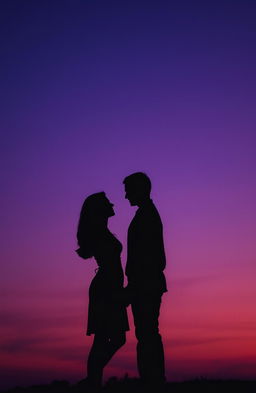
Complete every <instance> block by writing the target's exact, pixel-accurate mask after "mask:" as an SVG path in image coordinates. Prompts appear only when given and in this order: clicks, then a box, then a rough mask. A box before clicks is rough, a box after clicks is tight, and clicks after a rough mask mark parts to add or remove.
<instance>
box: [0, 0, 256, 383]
mask: <svg viewBox="0 0 256 393" xmlns="http://www.w3.org/2000/svg"><path fill="white" fill-rule="evenodd" d="M1 8H2V10H1V16H0V19H1V101H2V102H1V112H2V114H1V123H2V125H1V131H2V136H1V142H2V143H1V161H2V163H1V167H2V174H1V184H2V187H1V188H2V192H1V239H2V246H1V249H0V253H1V268H2V272H1V274H0V285H1V295H2V296H1V297H2V302H1V327H0V332H1V334H0V341H1V355H0V364H1V370H2V372H3V377H2V378H1V386H0V388H6V387H13V386H15V385H17V384H21V385H25V386H26V385H31V384H32V383H41V382H50V381H51V380H53V379H68V380H70V381H72V382H75V381H77V380H79V379H81V378H82V377H83V376H84V370H85V361H86V358H87V354H88V349H89V347H90V345H91V343H92V337H87V336H85V327H86V316H87V291H88V287H89V284H90V281H91V279H92V278H93V277H94V274H95V273H94V269H95V268H96V263H95V262H94V260H89V261H87V262H84V261H83V260H82V259H79V258H78V256H77V255H76V254H75V253H74V249H75V248H76V238H75V235H76V226H77V220H78V216H79V211H80V208H81V204H82V202H83V199H84V198H85V197H86V196H87V195H89V194H91V193H94V192H98V191H105V192H106V194H107V196H108V197H109V198H110V200H111V201H112V202H113V203H114V204H115V211H116V216H115V217H113V218H111V220H110V222H109V226H110V229H111V230H112V231H113V233H115V234H116V236H117V237H118V238H119V239H120V241H121V242H122V243H123V245H124V249H123V253H122V263H123V266H125V259H126V233H127V228H128V225H129V222H130V220H131V218H132V217H133V214H134V212H135V210H136V209H135V208H132V207H130V206H129V203H128V202H127V201H126V200H125V199H124V192H123V186H122V180H123V178H124V177H125V176H126V175H128V174H130V173H132V172H134V171H145V172H146V173H147V174H148V175H149V176H150V177H151V179H152V183H153V190H152V199H153V200H154V202H155V204H156V205H157V207H158V209H159V212H160V214H161V216H162V220H163V224H164V233H165V245H166V254H167V257H168V261H167V263H168V265H167V269H166V275H167V279H168V288H169V292H168V293H167V294H166V295H164V297H163V306H162V314H161V319H160V320H161V331H162V335H163V340H164V344H165V351H166V369H167V377H168V380H183V379H188V378H194V377H198V376H205V377H209V378H256V371H255V370H256V314H255V303H256V286H255V275H256V242H255V232H256V205H255V199H256V177H255V167H256V130H255V123H256V112H255V98H256V97H255V96H256V94H255V91H256V90H255V88H256V83H255V81H256V78H255V69H256V52H255V44H256V25H255V16H256V4H255V1H253V0H240V1H239V0H233V1H231V0H222V1H205V2H203V1H196V0H195V1H193V2H192V1H185V0H184V1H183V0H173V1H172V0H169V1H168V0H153V1H140V0H136V1H135V0H134V1H133V0H130V1H128V0H122V1H112V0H108V1H106V0H105V1H103V0H101V1H100V0H80V1H78V0H75V1H67V0H62V1H59V0H51V1H48V0H37V1H33V0H24V1H18V0H3V1H2V2H1ZM129 317H130V326H131V331H130V332H128V334H127V344H126V345H125V346H124V347H123V348H122V349H121V350H120V352H119V353H118V354H117V355H116V357H115V358H114V359H113V360H112V361H111V363H110V364H109V366H108V368H107V369H106V373H105V376H106V377H108V376H111V375H117V376H122V375H124V374H125V373H126V372H128V373H129V375H131V376H133V375H137V371H136V362H135V340H134V329H133V321H132V316H131V314H130V311H129Z"/></svg>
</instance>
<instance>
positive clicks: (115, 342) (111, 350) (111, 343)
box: [103, 332, 126, 367]
mask: <svg viewBox="0 0 256 393" xmlns="http://www.w3.org/2000/svg"><path fill="white" fill-rule="evenodd" d="M125 342H126V335H125V332H120V333H117V334H113V335H111V336H110V337H109V340H108V346H107V351H106V352H105V357H104V363H103V364H104V366H103V367H105V366H106V365H107V364H108V362H109V361H110V359H112V357H113V356H114V354H115V353H116V352H117V351H118V349H120V348H121V347H122V346H123V345H124V344H125Z"/></svg>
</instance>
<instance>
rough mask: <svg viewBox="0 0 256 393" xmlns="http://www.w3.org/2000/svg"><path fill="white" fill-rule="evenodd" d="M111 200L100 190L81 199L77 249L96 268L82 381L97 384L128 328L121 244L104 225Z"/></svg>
mask: <svg viewBox="0 0 256 393" xmlns="http://www.w3.org/2000/svg"><path fill="white" fill-rule="evenodd" d="M113 206H114V205H113V204H112V203H110V202H109V200H108V199H107V197H106V195H105V193H104V192H100V193H96V194H92V195H90V196H89V197H88V198H86V199H85V201H84V204H83V206H82V210H81V213H80V220H79V224H78V231H77V240H78V245H79V247H80V248H79V249H78V250H77V253H78V255H79V256H81V257H82V258H84V259H87V258H91V257H94V258H95V260H96V262H97V264H98V269H97V273H96V275H95V277H94V278H93V280H92V282H91V285H90V289H89V308H88V324H87V335H91V334H94V341H93V345H92V348H91V350H90V353H89V357H88V362H87V379H86V380H85V384H87V385H89V387H91V388H96V389H97V388H99V387H100V386H101V382H102V375H103V369H104V367H105V366H106V364H107V363H108V362H109V360H110V359H111V358H112V356H113V355H114V354H115V353H116V351H117V350H118V349H119V348H120V347H121V346H122V345H124V344H125V341H126V336H125V331H126V330H129V325H128V318H127V312H126V308H125V306H124V304H123V302H122V300H121V299H122V291H123V280H124V275H123V269H122V265H121V259H120V254H121V251H122V244H121V243H120V242H119V240H117V238H116V237H115V236H114V235H113V234H112V233H111V232H110V231H109V229H108V219H109V217H111V216H114V215H115V212H114V210H113Z"/></svg>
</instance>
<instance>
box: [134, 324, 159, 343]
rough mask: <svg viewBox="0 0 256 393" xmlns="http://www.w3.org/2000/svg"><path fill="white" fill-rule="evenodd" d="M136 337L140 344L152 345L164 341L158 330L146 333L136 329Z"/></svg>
mask: <svg viewBox="0 0 256 393" xmlns="http://www.w3.org/2000/svg"><path fill="white" fill-rule="evenodd" d="M135 335H136V338H137V340H138V341H139V342H142V343H144V342H145V343H152V342H159V341H161V340H162V338H161V335H160V333H159V330H158V328H155V329H151V330H147V331H145V330H144V329H140V328H136V329H135Z"/></svg>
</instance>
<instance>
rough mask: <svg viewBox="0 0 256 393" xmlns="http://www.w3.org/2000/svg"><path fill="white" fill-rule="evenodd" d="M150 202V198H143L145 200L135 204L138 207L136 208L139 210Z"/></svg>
mask: <svg viewBox="0 0 256 393" xmlns="http://www.w3.org/2000/svg"><path fill="white" fill-rule="evenodd" d="M151 202H152V199H151V198H150V197H149V198H145V199H143V200H142V201H140V202H139V203H138V204H137V206H138V208H139V209H140V208H142V207H144V206H146V205H148V204H149V203H151Z"/></svg>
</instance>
